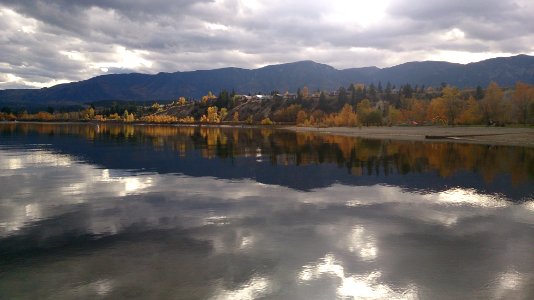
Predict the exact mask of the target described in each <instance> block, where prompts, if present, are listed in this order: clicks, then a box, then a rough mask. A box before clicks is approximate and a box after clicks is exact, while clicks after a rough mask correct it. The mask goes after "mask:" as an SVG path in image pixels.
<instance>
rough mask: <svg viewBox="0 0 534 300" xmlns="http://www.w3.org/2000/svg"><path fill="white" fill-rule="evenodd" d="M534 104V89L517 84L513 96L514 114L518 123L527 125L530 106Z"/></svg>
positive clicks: (526, 85)
mask: <svg viewBox="0 0 534 300" xmlns="http://www.w3.org/2000/svg"><path fill="white" fill-rule="evenodd" d="M532 103H534V87H531V86H530V85H528V84H526V83H522V82H517V83H516V85H515V91H514V94H513V96H512V105H513V114H514V117H515V118H516V120H517V122H518V123H521V124H527V122H528V119H529V113H528V110H529V105H532Z"/></svg>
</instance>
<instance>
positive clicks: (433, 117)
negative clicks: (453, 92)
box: [427, 97, 447, 125]
mask: <svg viewBox="0 0 534 300" xmlns="http://www.w3.org/2000/svg"><path fill="white" fill-rule="evenodd" d="M427 120H429V121H431V122H432V124H441V125H444V124H446V123H447V109H446V107H445V100H444V99H443V98H442V97H438V98H434V99H432V101H430V105H429V106H428V110H427Z"/></svg>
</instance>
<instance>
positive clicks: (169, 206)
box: [0, 150, 534, 299]
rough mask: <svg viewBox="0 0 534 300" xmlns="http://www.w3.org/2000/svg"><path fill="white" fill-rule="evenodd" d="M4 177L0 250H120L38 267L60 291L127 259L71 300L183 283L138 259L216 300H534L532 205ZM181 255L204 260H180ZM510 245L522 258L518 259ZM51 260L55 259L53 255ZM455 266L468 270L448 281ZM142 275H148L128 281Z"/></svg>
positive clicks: (462, 192) (80, 169)
mask: <svg viewBox="0 0 534 300" xmlns="http://www.w3.org/2000/svg"><path fill="white" fill-rule="evenodd" d="M13 157H16V158H17V159H16V162H15V163H13V162H12V161H14V160H13ZM0 166H1V167H0V168H1V170H0V171H1V174H2V182H3V183H4V185H3V188H2V189H1V190H0V201H1V202H0V206H1V208H2V211H1V212H0V246H1V245H2V243H7V241H10V242H12V241H18V240H17V239H16V238H25V237H31V239H35V238H38V239H40V240H41V243H42V244H41V245H31V244H29V245H25V247H29V249H33V250H36V249H39V247H45V249H56V248H54V247H55V246H54V244H53V243H52V241H54V240H57V239H60V238H61V237H62V236H64V237H66V238H65V245H64V246H63V247H64V248H65V247H66V248H68V247H69V245H70V244H69V243H72V241H71V240H70V239H74V238H75V237H76V235H79V236H83V235H89V236H90V237H92V236H98V238H99V239H100V240H101V241H102V243H103V244H102V245H107V244H106V243H109V245H111V246H100V247H99V248H98V247H96V248H94V249H92V250H86V251H87V252H86V253H85V254H84V256H83V257H82V258H80V257H78V255H79V254H78V252H77V248H76V244H75V243H74V244H73V245H72V246H71V248H68V249H71V250H69V251H71V252H67V254H66V256H67V257H69V258H70V260H68V261H61V260H59V262H51V263H46V262H41V263H40V264H38V265H36V266H34V268H37V269H38V270H40V271H41V272H43V269H39V268H44V270H47V272H50V273H51V274H52V275H50V276H51V278H53V277H54V276H59V275H57V274H54V271H53V269H54V268H53V267H58V266H60V265H62V264H66V265H67V270H70V271H69V272H74V271H75V270H76V272H80V270H82V271H83V270H86V269H87V268H90V265H91V264H94V265H102V264H103V263H104V262H106V261H107V259H106V258H105V257H109V256H110V255H111V257H117V258H118V260H119V261H118V262H115V263H116V269H117V271H108V272H110V274H106V275H109V276H108V277H109V278H108V277H106V278H108V279H101V278H103V277H102V276H101V275H102V274H99V273H98V271H95V276H96V275H98V276H97V277H98V278H92V277H90V278H88V279H86V281H87V284H86V285H82V286H81V287H80V286H74V287H70V286H63V287H62V288H63V289H66V290H67V292H66V295H77V294H78V295H79V294H80V293H86V294H88V295H93V294H94V295H110V296H113V295H115V296H117V295H119V296H120V294H114V293H118V291H119V290H121V288H122V289H124V287H127V286H130V285H132V284H134V282H137V281H139V278H145V277H144V276H150V277H151V278H157V277H159V276H164V277H165V278H166V281H165V282H164V284H169V285H172V284H173V282H172V278H175V277H174V276H177V274H180V272H186V271H182V270H181V269H180V268H179V267H177V268H176V269H173V270H172V271H171V270H167V269H165V268H163V267H161V266H160V267H159V269H158V268H156V269H150V268H148V269H143V268H142V267H143V266H144V265H140V266H131V265H129V263H128V262H129V261H137V260H138V259H139V257H138V256H139V255H141V254H140V253H146V254H145V256H146V258H145V259H147V262H146V263H147V265H150V264H154V263H155V264H156V265H158V266H159V265H160V264H165V263H167V264H172V265H181V264H184V259H186V260H190V262H191V264H192V265H193V267H192V268H191V270H194V272H198V273H199V274H200V275H199V276H200V277H201V278H204V279H203V280H208V281H210V282H209V283H208V285H209V289H208V290H207V291H205V292H204V294H202V295H203V296H206V297H208V296H209V297H212V298H214V299H254V298H258V297H264V296H271V297H274V298H276V297H277V296H280V295H281V294H279V293H281V292H282V291H284V292H285V293H287V294H284V295H293V296H295V298H299V297H302V298H303V297H304V296H303V295H307V293H308V292H306V291H307V290H310V291H318V290H319V289H322V288H321V286H322V284H327V285H330V284H329V283H325V282H323V280H325V278H326V277H331V278H334V279H335V281H334V282H333V283H332V284H333V285H331V286H330V288H332V291H333V293H334V294H328V295H330V296H332V297H333V296H338V297H353V298H358V297H360V298H368V299H380V298H390V299H410V298H416V297H418V296H421V295H423V296H425V294H424V292H422V291H425V290H426V291H428V290H433V291H440V290H441V289H446V288H450V287H451V286H453V285H454V282H455V279H454V278H451V277H453V276H454V277H459V278H460V279H462V277H464V279H463V280H468V281H470V282H472V281H475V282H476V283H473V286H468V287H464V290H460V291H459V293H464V295H469V293H472V294H471V295H474V296H480V295H479V294H477V293H480V292H474V291H475V290H476V288H475V286H476V285H477V284H479V285H483V284H485V283H487V282H498V284H497V287H496V288H495V289H491V291H489V290H488V291H487V293H491V294H492V295H496V296H499V295H508V294H507V293H508V292H509V291H510V290H513V291H515V292H517V293H519V294H520V295H523V294H521V291H527V290H525V289H524V288H523V287H524V285H527V286H528V285H529V284H531V282H532V281H529V279H525V278H530V279H531V278H532V274H533V273H532V270H531V269H529V268H528V267H527V266H529V263H534V259H533V258H532V256H531V255H530V256H529V253H530V252H524V251H523V250H522V249H532V248H531V247H534V239H533V238H532V237H531V235H530V236H529V234H530V233H532V228H531V227H528V226H529V224H534V215H533V214H532V211H533V210H532V202H526V203H524V204H522V205H517V204H514V203H512V202H510V201H508V200H507V199H504V198H503V197H502V196H499V195H490V194H482V193H480V192H478V191H476V190H473V189H462V188H458V187H455V188H451V189H449V190H446V191H443V192H435V191H431V192H426V193H425V192H411V191H407V190H405V189H403V188H400V187H396V186H385V185H372V186H349V185H344V184H334V185H331V186H328V187H325V188H317V189H313V190H311V191H301V190H295V189H291V188H288V187H281V186H277V185H269V184H260V183H258V182H256V181H254V180H252V179H238V180H228V179H218V178H215V177H190V176H185V175H173V174H156V173H135V172H129V171H123V170H109V169H100V168H97V167H95V166H92V165H89V164H86V163H82V162H79V161H77V160H75V159H73V158H71V157H69V156H66V155H60V154H55V153H52V152H47V151H14V150H0ZM13 166H16V168H15V167H13ZM45 179H46V180H45ZM70 213H74V215H73V216H71V217H68V216H69V214H70ZM60 221H61V222H60ZM57 224H61V226H57ZM73 230H74V231H73ZM73 232H74V233H73ZM71 234H74V236H70V235H71ZM182 235H185V237H182ZM176 236H180V238H179V239H177V240H173V239H174V238H175V237H176ZM106 237H109V239H108V240H106ZM113 238H116V239H113ZM29 239H30V238H29ZM108 241H109V242H108ZM170 241H172V243H170ZM184 241H188V242H187V243H191V244H193V245H197V244H199V246H194V247H200V249H202V251H198V250H195V251H191V253H190V252H189V248H184V249H185V250H183V249H181V248H180V247H181V245H183V244H184V243H185V242H184ZM518 242H520V243H519V244H520V246H521V247H519V246H518ZM13 243H14V242H13ZM92 244H97V242H96V240H90V243H89V244H88V245H92ZM511 244H513V245H516V247H514V248H508V247H509V245H511ZM147 245H148V246H147ZM187 245H189V244H187ZM32 247H34V248H32ZM46 247H48V248H46ZM145 247H146V249H145ZM175 247H177V248H175ZM188 247H189V246H188ZM191 247H192V248H191V249H197V248H194V247H193V246H191ZM0 248H1V247H0ZM3 249H4V250H5V249H7V248H3ZM58 249H62V248H58ZM495 249H497V250H495ZM65 251H66V250H65ZM203 251H204V252H203ZM441 251H443V252H441ZM525 251H529V250H525ZM473 252H475V253H476V254H474V253H473ZM29 253H30V254H28V255H30V256H31V251H30V252H29ZM46 253H49V254H47V255H52V256H53V255H54V250H47V251H46ZM197 253H199V254H197ZM325 253H326V254H325ZM451 253H454V254H451ZM9 254H10V255H18V254H14V253H9ZM512 254H513V255H512ZM475 256H476V257H477V259H481V260H482V261H484V262H485V263H486V264H487V265H485V266H484V268H483V269H482V270H479V272H480V273H477V274H476V275H478V277H480V278H477V279H476V280H475V279H473V278H472V276H473V274H471V272H473V271H472V270H473V269H477V268H480V266H479V264H480V262H478V261H475V259H474V257H475ZM447 258H449V262H450V260H451V259H452V260H454V259H458V263H454V262H453V263H452V267H444V266H443V265H442V264H443V263H448V262H446V261H447ZM414 261H415V262H414ZM530 265H532V264H530ZM7 266H8V269H7V270H8V271H7V274H8V276H7V281H5V282H12V281H13V280H15V279H14V278H13V277H12V276H10V273H9V271H10V268H12V270H14V271H16V268H17V267H16V266H11V265H9V264H8V263H7ZM200 266H204V269H202V267H200ZM145 267H146V266H145ZM447 268H452V269H449V270H447ZM511 268H512V270H514V271H513V272H512V271H509V270H510V269H511ZM131 272H141V273H143V272H146V274H136V275H134V276H133V277H130V276H129V275H127V274H130V273H131ZM172 272H175V273H177V274H174V276H173V274H172ZM189 272H192V271H189ZM433 272H435V273H434V275H435V277H434V278H433V279H434V281H431V280H429V279H428V274H429V273H433ZM67 273H68V272H67ZM82 273H83V272H82ZM35 274H39V272H37V273H35ZM184 274H186V273H184ZM291 274H297V275H296V276H294V277H291ZM31 276H34V277H32V278H30V279H31V280H34V281H37V282H46V280H43V279H42V278H41V277H37V275H31ZM87 276H88V275H87ZM180 276H182V275H180ZM183 276H185V277H187V274H186V275H183ZM325 276H326V277H325ZM529 276H530V277H529ZM206 278H208V279H206ZM495 278H498V280H497V281H495V280H496V279H495ZM47 280H52V279H50V278H48V279H47ZM192 280H193V279H192ZM195 280H198V278H196V277H195ZM440 281H441V282H440ZM303 283H305V284H304V285H303ZM53 284H54V285H61V283H60V282H57V281H54V283H53ZM148 284H156V283H155V282H152V281H150V282H149V283H148ZM190 284H200V283H199V282H197V281H195V282H194V283H190ZM204 284H207V283H206V282H204ZM4 287H5V286H4ZM499 287H502V288H499ZM145 288H150V287H149V286H146V287H145ZM167 289H170V288H169V287H167ZM0 290H2V285H1V284H0ZM82 290H83V291H82ZM170 290H172V289H170ZM328 291H329V289H325V290H324V291H323V293H328ZM518 291H519V292H518ZM30 292H31V289H30V290H29V291H28V293H30ZM180 292H182V293H183V291H176V293H178V294H179V293H180ZM69 293H70V294H69ZM421 293H423V294H421ZM482 293H484V291H483V292H482ZM311 295H314V294H313V293H311ZM316 295H323V294H316ZM484 295H489V294H484ZM427 296H428V295H427ZM316 297H319V296H316ZM199 298H202V297H199Z"/></svg>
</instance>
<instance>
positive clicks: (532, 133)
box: [281, 126, 534, 148]
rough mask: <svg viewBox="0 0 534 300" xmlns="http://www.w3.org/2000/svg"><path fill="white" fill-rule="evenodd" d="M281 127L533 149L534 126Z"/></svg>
mask: <svg viewBox="0 0 534 300" xmlns="http://www.w3.org/2000/svg"><path fill="white" fill-rule="evenodd" d="M281 129H284V130H289V131H293V132H304V133H316V134H332V135H342V136H350V137H359V138H366V139H381V140H384V139H385V140H402V141H419V142H445V143H471V144H485V145H502V146H521V147H532V148H534V128H511V127H476V126H473V127H470V126H469V127H467V126H458V127H439V126H419V127H404V126H402V127H401V126H392V127H362V128H358V127H325V128H315V127H298V126H286V127H281Z"/></svg>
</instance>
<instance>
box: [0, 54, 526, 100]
mask: <svg viewBox="0 0 534 300" xmlns="http://www.w3.org/2000/svg"><path fill="white" fill-rule="evenodd" d="M379 81H381V82H382V83H383V84H385V83H386V82H391V83H392V84H394V85H397V86H399V85H401V84H406V83H409V84H412V85H419V86H421V85H425V86H438V85H440V84H441V83H443V82H445V83H448V84H452V85H454V86H458V87H461V88H464V87H476V86H477V85H480V86H487V85H488V84H489V82H491V81H496V82H497V83H498V84H499V85H501V86H511V85H513V84H514V83H515V82H516V81H523V82H526V83H534V57H532V56H527V55H518V56H514V57H507V58H494V59H489V60H485V61H481V62H477V63H471V64H466V65H462V64H454V63H447V62H434V61H425V62H409V63H405V64H401V65H398V66H394V67H390V68H382V69H380V68H376V67H367V68H352V69H344V70H337V69H335V68H333V67H331V66H328V65H325V64H319V63H315V62H313V61H301V62H295V63H287V64H280V65H271V66H266V67H263V68H259V69H253V70H248V69H240V68H223V69H215V70H201V71H191V72H175V73H158V74H155V75H148V74H137V73H133V74H110V75H102V76H97V77H94V78H91V79H88V80H84V81H79V82H73V83H66V84H60V85H56V86H53V87H50V88H43V89H38V90H32V89H27V90H23V89H19V90H0V102H1V103H4V104H5V103H8V104H21V103H25V104H46V103H58V102H59V103H86V102H90V101H100V100H134V101H150V100H169V99H176V98H177V97H179V96H185V97H190V98H199V97H201V96H202V95H205V94H206V93H207V92H208V91H213V92H215V93H217V92H218V91H220V90H222V89H227V90H232V89H233V90H235V91H236V92H237V93H240V94H249V93H252V94H254V93H258V92H263V93H268V92H270V91H273V90H278V91H282V92H284V91H290V92H295V91H296V90H297V89H298V88H300V87H303V86H308V88H309V89H310V90H312V91H313V90H317V89H320V90H334V89H337V88H339V87H340V86H345V87H346V86H348V85H349V84H350V83H375V84H376V83H378V82H379Z"/></svg>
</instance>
